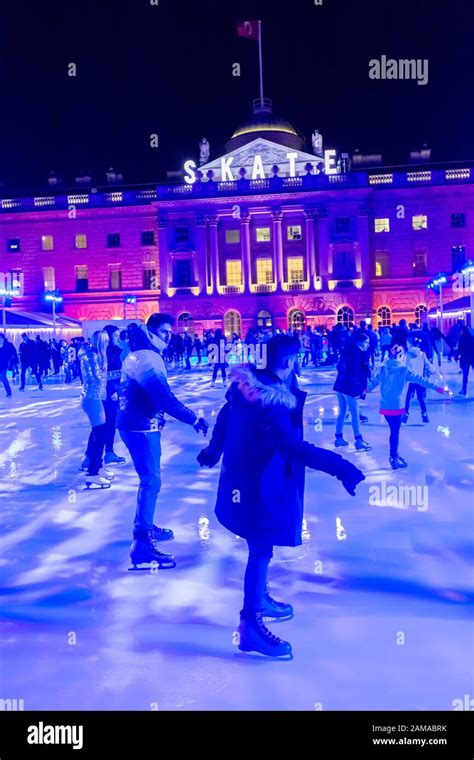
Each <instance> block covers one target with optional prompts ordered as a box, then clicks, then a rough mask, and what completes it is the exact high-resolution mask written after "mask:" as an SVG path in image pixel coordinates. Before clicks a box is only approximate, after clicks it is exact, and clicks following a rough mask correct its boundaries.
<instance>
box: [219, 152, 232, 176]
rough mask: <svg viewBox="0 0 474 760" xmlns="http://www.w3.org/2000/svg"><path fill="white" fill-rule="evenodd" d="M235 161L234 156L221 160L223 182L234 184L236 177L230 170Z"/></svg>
mask: <svg viewBox="0 0 474 760" xmlns="http://www.w3.org/2000/svg"><path fill="white" fill-rule="evenodd" d="M233 160H234V156H229V158H224V157H223V158H221V182H226V181H227V180H230V181H231V182H233V180H234V177H233V175H232V172H231V170H230V165H231V163H232V161H233Z"/></svg>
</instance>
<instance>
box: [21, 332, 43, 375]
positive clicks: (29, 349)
mask: <svg viewBox="0 0 474 760" xmlns="http://www.w3.org/2000/svg"><path fill="white" fill-rule="evenodd" d="M19 352H20V362H21V364H22V366H23V367H31V368H32V369H37V367H38V364H39V354H38V348H37V346H36V343H35V342H34V341H33V340H31V339H30V338H28V340H27V341H26V343H25V342H24V341H22V342H21V343H20V348H19Z"/></svg>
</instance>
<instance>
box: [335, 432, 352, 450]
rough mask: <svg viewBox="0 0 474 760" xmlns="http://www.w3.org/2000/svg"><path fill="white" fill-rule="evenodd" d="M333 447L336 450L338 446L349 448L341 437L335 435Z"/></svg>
mask: <svg viewBox="0 0 474 760" xmlns="http://www.w3.org/2000/svg"><path fill="white" fill-rule="evenodd" d="M334 445H335V447H336V448H339V446H349V443H348V442H347V441H345V440H344V438H343V437H342V435H336V441H335V443H334Z"/></svg>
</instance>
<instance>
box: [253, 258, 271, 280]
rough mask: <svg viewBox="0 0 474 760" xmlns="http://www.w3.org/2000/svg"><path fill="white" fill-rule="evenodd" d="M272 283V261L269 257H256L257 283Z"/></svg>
mask: <svg viewBox="0 0 474 760" xmlns="http://www.w3.org/2000/svg"><path fill="white" fill-rule="evenodd" d="M272 283H273V261H272V260H271V259H257V285H271V284H272Z"/></svg>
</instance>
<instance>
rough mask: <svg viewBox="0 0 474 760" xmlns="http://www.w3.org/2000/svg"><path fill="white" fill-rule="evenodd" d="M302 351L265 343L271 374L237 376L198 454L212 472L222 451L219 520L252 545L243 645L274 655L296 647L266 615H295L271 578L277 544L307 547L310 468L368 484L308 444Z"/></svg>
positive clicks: (285, 340)
mask: <svg viewBox="0 0 474 760" xmlns="http://www.w3.org/2000/svg"><path fill="white" fill-rule="evenodd" d="M298 351H299V340H298V338H297V337H294V336H291V335H277V336H275V337H274V338H272V339H271V340H270V341H269V342H268V344H267V366H266V368H265V369H256V368H255V367H253V366H241V367H237V368H235V369H234V370H233V371H232V374H231V381H232V385H231V387H230V389H229V391H228V392H227V395H226V399H227V402H226V404H225V406H224V407H223V408H222V409H221V411H220V412H219V415H218V417H217V421H216V425H215V428H214V431H213V435H212V439H211V442H210V444H209V446H208V447H207V448H206V449H203V450H202V451H201V453H200V454H199V455H198V461H199V463H200V464H201V466H208V467H212V466H213V465H215V464H216V463H217V462H218V461H219V459H220V457H221V455H222V454H223V462H222V469H221V474H220V480H219V488H218V494H217V504H216V515H217V518H218V520H219V521H220V522H221V523H222V525H224V526H225V527H226V528H228V530H230V531H232V533H235V534H237V535H239V536H241V537H243V538H245V539H246V540H247V542H248V544H249V560H248V565H247V570H246V573H245V582H244V606H243V610H242V612H241V614H240V617H241V620H240V626H239V635H240V641H239V648H240V649H241V650H243V651H258V652H261V653H262V654H266V655H269V656H288V655H291V646H290V644H289V643H288V642H286V641H282V640H281V639H279V638H278V637H277V636H274V635H273V634H272V633H271V632H270V631H269V630H268V629H267V628H266V626H265V625H264V622H263V616H271V617H276V618H283V617H291V616H292V614H293V609H292V607H291V605H289V604H283V603H281V602H276V601H275V600H274V599H272V598H271V596H270V595H269V593H268V590H267V587H266V578H267V570H268V565H269V562H270V559H271V557H272V555H273V547H274V546H299V545H300V544H301V543H302V540H301V531H302V522H303V497H304V478H305V467H311V468H313V469H315V470H321V471H323V472H327V473H329V474H330V475H334V476H335V477H337V478H338V479H339V480H341V482H342V484H343V485H344V487H345V488H346V490H347V491H348V492H349V493H350V494H352V495H354V489H355V487H356V485H357V484H358V483H359V482H360V481H361V480H364V475H363V474H362V472H360V470H358V469H357V468H356V467H354V465H352V464H351V463H350V462H348V461H347V460H345V459H343V458H342V457H341V456H339V455H338V454H335V453H333V452H331V451H327V450H326V449H322V448H317V447H316V446H313V445H312V444H310V443H308V442H307V441H305V440H303V405H304V402H305V398H306V393H304V392H303V391H301V390H300V389H299V388H298V384H297V380H296V377H295V374H294V366H295V363H296V360H297V356H298Z"/></svg>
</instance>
